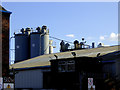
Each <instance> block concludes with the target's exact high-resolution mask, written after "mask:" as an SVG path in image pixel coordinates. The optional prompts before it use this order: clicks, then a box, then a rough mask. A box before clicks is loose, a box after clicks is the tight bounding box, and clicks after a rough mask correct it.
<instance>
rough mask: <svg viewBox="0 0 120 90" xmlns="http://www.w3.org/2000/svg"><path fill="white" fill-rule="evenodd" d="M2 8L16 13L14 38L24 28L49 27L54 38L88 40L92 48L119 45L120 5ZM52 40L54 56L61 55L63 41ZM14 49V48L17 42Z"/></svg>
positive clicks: (19, 5) (13, 5) (19, 4)
mask: <svg viewBox="0 0 120 90" xmlns="http://www.w3.org/2000/svg"><path fill="white" fill-rule="evenodd" d="M2 6H3V7H4V8H5V9H7V10H8V11H11V12H12V14H11V16H10V37H11V36H14V34H13V33H14V32H16V33H17V32H19V31H20V29H21V28H27V27H30V28H33V29H34V30H35V28H37V27H38V26H40V27H42V25H46V26H47V27H48V28H49V31H50V36H53V37H56V38H59V39H61V40H66V41H70V42H74V40H79V41H81V38H82V37H84V38H85V40H86V42H87V43H86V44H89V45H91V44H92V42H95V45H96V46H97V45H98V44H99V43H100V42H102V43H104V45H110V46H112V45H117V44H118V36H119V34H118V3H117V2H2ZM50 39H52V38H50ZM52 40H53V41H54V45H55V46H56V48H55V49H54V53H56V52H59V49H60V45H59V43H60V41H58V40H55V39H52ZM55 43H56V44H55ZM10 45H11V47H10V48H14V39H13V40H11V44H10Z"/></svg>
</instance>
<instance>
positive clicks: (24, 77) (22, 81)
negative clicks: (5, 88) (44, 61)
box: [15, 69, 43, 89]
mask: <svg viewBox="0 0 120 90" xmlns="http://www.w3.org/2000/svg"><path fill="white" fill-rule="evenodd" d="M42 72H43V70H41V69H36V70H25V71H19V72H18V73H17V74H16V75H15V88H40V89H41V88H43V73H42Z"/></svg>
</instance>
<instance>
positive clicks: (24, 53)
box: [15, 28, 31, 62]
mask: <svg viewBox="0 0 120 90" xmlns="http://www.w3.org/2000/svg"><path fill="white" fill-rule="evenodd" d="M30 31H31V29H30V28H26V30H25V29H23V28H22V29H21V32H22V33H18V34H15V62H19V61H23V60H27V59H29V58H30V54H29V52H30V49H29V48H30V47H29V34H30Z"/></svg>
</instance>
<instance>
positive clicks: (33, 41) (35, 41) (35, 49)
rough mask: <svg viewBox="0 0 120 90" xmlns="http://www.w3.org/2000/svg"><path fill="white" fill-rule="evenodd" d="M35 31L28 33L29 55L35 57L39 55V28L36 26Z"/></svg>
mask: <svg viewBox="0 0 120 90" xmlns="http://www.w3.org/2000/svg"><path fill="white" fill-rule="evenodd" d="M36 30H37V32H32V33H31V34H30V50H31V51H30V57H31V58H33V57H36V56H40V55H41V35H42V34H41V28H40V27H37V28H36Z"/></svg>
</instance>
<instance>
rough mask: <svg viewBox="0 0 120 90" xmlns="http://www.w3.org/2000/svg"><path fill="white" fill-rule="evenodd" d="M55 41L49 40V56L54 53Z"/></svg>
mask: <svg viewBox="0 0 120 90" xmlns="http://www.w3.org/2000/svg"><path fill="white" fill-rule="evenodd" d="M52 44H53V40H49V54H51V53H53V46H52Z"/></svg>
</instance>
